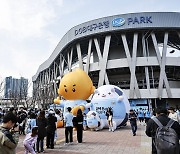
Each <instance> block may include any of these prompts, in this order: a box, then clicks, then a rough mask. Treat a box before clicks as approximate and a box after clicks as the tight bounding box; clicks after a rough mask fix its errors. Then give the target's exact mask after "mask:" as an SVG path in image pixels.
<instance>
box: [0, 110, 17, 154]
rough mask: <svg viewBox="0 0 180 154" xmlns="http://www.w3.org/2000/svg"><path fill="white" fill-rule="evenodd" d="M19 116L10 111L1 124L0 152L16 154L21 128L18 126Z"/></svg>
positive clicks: (0, 153) (2, 153) (1, 153)
mask: <svg viewBox="0 0 180 154" xmlns="http://www.w3.org/2000/svg"><path fill="white" fill-rule="evenodd" d="M16 122H17V117H16V115H15V114H13V113H12V112H8V113H7V114H6V115H5V116H4V118H3V123H2V125H1V126H0V154H15V153H16V151H15V150H16V147H17V145H18V141H19V130H18V128H17V127H16V126H17V125H16Z"/></svg>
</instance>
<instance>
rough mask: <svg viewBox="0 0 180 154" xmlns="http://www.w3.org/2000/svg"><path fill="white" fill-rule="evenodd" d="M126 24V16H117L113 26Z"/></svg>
mask: <svg viewBox="0 0 180 154" xmlns="http://www.w3.org/2000/svg"><path fill="white" fill-rule="evenodd" d="M124 24H125V19H124V18H121V17H119V18H115V19H114V20H113V21H112V25H113V27H121V26H122V25H124Z"/></svg>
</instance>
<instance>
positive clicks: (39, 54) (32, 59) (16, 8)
mask: <svg viewBox="0 0 180 154" xmlns="http://www.w3.org/2000/svg"><path fill="white" fill-rule="evenodd" d="M179 6H180V1H179V0H172V1H169V0H123V1H122V0H0V77H1V78H4V77H6V76H13V77H16V78H19V77H21V76H23V77H25V78H28V79H31V78H32V76H33V75H34V74H35V73H36V71H37V69H38V67H39V65H40V64H42V63H43V62H44V61H45V60H47V59H48V57H49V56H50V54H51V53H52V52H53V50H54V49H55V47H56V46H57V44H58V42H59V41H60V40H61V38H62V37H63V35H64V34H65V33H66V32H67V31H68V30H69V29H70V28H72V27H74V26H76V25H78V24H81V23H83V22H86V21H89V20H93V19H96V18H101V17H104V16H111V15H116V14H124V13H132V12H157V11H161V12H180V7H179Z"/></svg>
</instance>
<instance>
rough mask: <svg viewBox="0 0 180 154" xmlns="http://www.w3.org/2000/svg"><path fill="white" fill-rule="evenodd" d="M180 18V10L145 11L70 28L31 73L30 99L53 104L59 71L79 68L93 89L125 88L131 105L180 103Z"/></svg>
mask: <svg viewBox="0 0 180 154" xmlns="http://www.w3.org/2000/svg"><path fill="white" fill-rule="evenodd" d="M179 21H180V13H175V12H145V13H130V14H119V15H114V16H109V17H104V18H100V19H95V20H92V21H88V22H85V23H82V24H80V25H77V26H75V27H73V28H71V29H70V30H69V31H68V32H67V33H66V34H65V35H64V36H63V38H62V39H61V40H60V42H59V43H58V45H57V47H56V48H55V50H54V51H53V53H52V54H51V56H50V57H49V58H48V59H47V60H46V61H45V62H44V63H43V64H41V65H40V66H39V68H38V70H37V73H36V74H35V75H34V76H33V92H34V97H37V98H38V101H39V103H42V102H43V103H45V102H49V103H52V100H53V99H54V98H55V97H56V96H57V88H58V83H59V81H60V80H61V78H62V77H63V75H64V74H65V73H67V72H69V71H72V69H74V68H75V67H80V68H82V69H84V70H85V71H86V72H87V73H88V74H89V76H90V77H91V79H92V81H93V83H94V85H95V86H96V87H99V86H101V85H104V84H113V85H117V86H119V87H120V88H122V89H124V91H125V93H126V94H127V96H128V98H129V100H130V103H131V106H132V107H135V108H136V107H139V106H141V107H144V108H147V107H150V108H151V107H156V106H167V107H168V106H175V107H176V106H177V105H179V107H180V22H179ZM84 86H85V85H84Z"/></svg>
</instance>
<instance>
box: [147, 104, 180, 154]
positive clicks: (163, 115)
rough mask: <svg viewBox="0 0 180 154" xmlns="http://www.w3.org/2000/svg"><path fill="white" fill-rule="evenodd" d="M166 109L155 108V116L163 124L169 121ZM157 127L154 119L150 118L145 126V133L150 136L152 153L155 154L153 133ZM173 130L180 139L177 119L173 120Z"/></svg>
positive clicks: (179, 126)
mask: <svg viewBox="0 0 180 154" xmlns="http://www.w3.org/2000/svg"><path fill="white" fill-rule="evenodd" d="M167 113H168V112H167V109H165V108H162V107H159V108H157V109H156V117H157V119H158V120H159V121H160V122H161V124H162V125H163V126H166V125H167V124H168V122H169V121H170V118H168V116H167ZM157 128H158V125H157V124H156V123H155V122H154V120H152V119H150V120H149V121H148V123H147V126H146V135H147V136H149V137H152V154H157V151H156V147H155V145H154V140H155V134H156V130H157ZM171 128H173V129H174V130H175V132H176V133H177V135H178V137H179V139H180V125H179V123H178V122H177V121H175V122H174V123H173V125H172V127H171Z"/></svg>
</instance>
